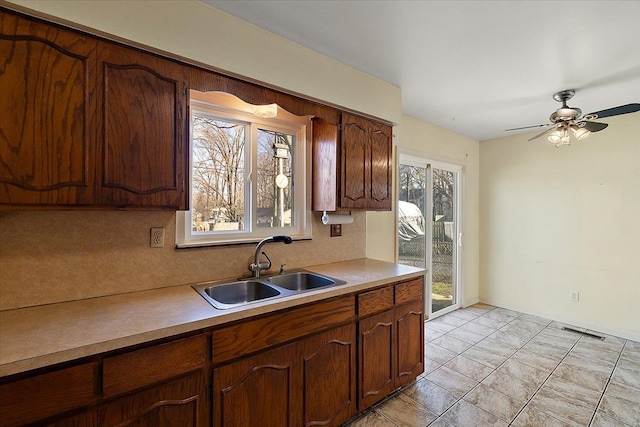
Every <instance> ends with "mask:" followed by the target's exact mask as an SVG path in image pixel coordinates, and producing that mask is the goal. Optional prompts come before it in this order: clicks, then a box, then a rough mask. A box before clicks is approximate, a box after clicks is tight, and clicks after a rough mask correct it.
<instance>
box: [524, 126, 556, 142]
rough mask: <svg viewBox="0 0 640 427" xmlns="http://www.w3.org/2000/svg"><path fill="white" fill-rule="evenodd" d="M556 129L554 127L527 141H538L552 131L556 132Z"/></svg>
mask: <svg viewBox="0 0 640 427" xmlns="http://www.w3.org/2000/svg"><path fill="white" fill-rule="evenodd" d="M554 129H555V127H552V128H551V129H547V130H545V131H544V132H540V133H539V134H537V135H536V136H534V137H533V138H531V139H528V140H527V141H533V140H534V139H538V138H540V137H541V136H544V135H546V134H548V133H549V132H551V131H552V130H554Z"/></svg>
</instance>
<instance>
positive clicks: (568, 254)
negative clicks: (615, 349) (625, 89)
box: [480, 114, 640, 341]
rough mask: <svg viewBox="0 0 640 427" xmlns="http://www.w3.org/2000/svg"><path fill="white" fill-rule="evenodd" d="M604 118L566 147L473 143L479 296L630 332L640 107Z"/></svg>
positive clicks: (636, 318) (634, 326)
mask: <svg viewBox="0 0 640 427" xmlns="http://www.w3.org/2000/svg"><path fill="white" fill-rule="evenodd" d="M606 121H607V123H609V124H610V126H609V127H608V128H607V129H606V130H604V131H602V132H600V133H596V134H592V135H591V136H590V137H589V138H588V139H586V140H585V141H583V142H577V143H573V144H572V145H571V146H570V147H562V148H558V149H556V148H554V147H553V146H552V145H551V144H550V143H548V142H547V141H546V139H544V138H542V139H539V140H536V141H534V142H527V139H528V138H529V137H530V136H532V135H533V134H528V135H514V136H510V137H506V138H501V139H495V140H490V141H483V142H482V143H481V144H480V170H481V174H480V177H481V180H480V189H481V192H480V200H481V204H480V218H481V221H480V229H481V230H482V231H481V236H480V241H481V251H480V253H481V256H480V299H481V300H482V301H484V302H488V303H493V304H497V305H500V306H503V307H508V308H512V309H515V310H519V311H523V312H526V313H531V314H535V315H539V316H544V317H548V318H553V319H557V320H560V321H564V322H567V323H570V324H573V325H576V326H581V327H586V328H591V329H594V330H597V331H600V332H605V333H611V334H615V335H619V336H624V337H627V338H631V339H634V340H636V341H638V340H640V308H639V307H638V304H639V303H640V279H639V278H640V248H639V246H638V245H639V242H640V225H639V219H640V115H638V114H631V115H626V116H619V117H614V118H610V119H607V120H606ZM571 291H579V292H580V301H579V302H577V303H576V302H570V301H569V294H570V292H571Z"/></svg>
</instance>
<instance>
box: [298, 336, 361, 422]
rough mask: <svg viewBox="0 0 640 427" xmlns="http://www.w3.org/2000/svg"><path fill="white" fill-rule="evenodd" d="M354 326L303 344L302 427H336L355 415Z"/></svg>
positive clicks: (313, 338) (309, 339)
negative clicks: (317, 426) (319, 426)
mask: <svg viewBox="0 0 640 427" xmlns="http://www.w3.org/2000/svg"><path fill="white" fill-rule="evenodd" d="M355 339H356V336H355V324H350V325H346V326H342V327H340V328H336V329H333V330H331V331H329V332H325V333H322V334H320V335H317V336H315V337H311V338H307V339H305V340H304V341H303V342H302V353H303V367H302V368H303V372H302V375H303V387H304V389H303V392H302V393H301V394H300V393H299V394H298V395H300V396H302V397H303V398H304V402H303V420H302V424H301V425H304V426H316V425H322V426H339V425H341V424H343V423H344V422H345V421H347V420H349V419H350V418H351V417H352V416H353V415H355V413H356V387H355V380H356V378H355V366H356V365H355V363H356V348H355Z"/></svg>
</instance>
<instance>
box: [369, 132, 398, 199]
mask: <svg viewBox="0 0 640 427" xmlns="http://www.w3.org/2000/svg"><path fill="white" fill-rule="evenodd" d="M369 147H370V153H369V164H370V165H371V172H370V187H369V188H370V190H369V194H368V196H369V202H368V208H370V209H379V210H390V209H391V150H392V134H391V126H385V125H381V124H378V123H373V122H371V123H370V127H369Z"/></svg>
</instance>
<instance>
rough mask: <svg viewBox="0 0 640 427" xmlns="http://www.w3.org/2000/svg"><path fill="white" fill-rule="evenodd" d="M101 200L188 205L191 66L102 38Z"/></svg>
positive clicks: (105, 202) (106, 202) (110, 203)
mask: <svg viewBox="0 0 640 427" xmlns="http://www.w3.org/2000/svg"><path fill="white" fill-rule="evenodd" d="M100 50H101V52H100V56H99V66H100V70H99V74H98V76H99V79H98V82H99V83H98V86H99V90H100V93H99V97H100V99H101V103H100V105H101V106H102V108H103V110H102V112H101V126H100V130H99V144H98V147H99V150H100V152H99V154H98V159H99V161H100V163H101V164H100V165H99V170H100V175H99V177H98V188H99V197H100V200H99V203H100V204H101V205H108V206H122V207H128V206H131V207H137V206H144V207H159V208H173V209H176V208H178V209H185V208H186V205H187V202H186V191H185V185H186V183H185V179H186V163H187V156H186V147H187V146H186V122H187V118H186V116H185V112H186V103H187V95H186V67H183V66H181V65H179V64H177V63H174V62H171V61H168V60H164V59H161V58H158V57H155V56H152V55H149V54H145V53H142V52H138V51H136V50H134V49H129V48H124V47H120V46H117V45H111V44H107V43H103V44H101V48H100Z"/></svg>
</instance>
